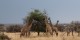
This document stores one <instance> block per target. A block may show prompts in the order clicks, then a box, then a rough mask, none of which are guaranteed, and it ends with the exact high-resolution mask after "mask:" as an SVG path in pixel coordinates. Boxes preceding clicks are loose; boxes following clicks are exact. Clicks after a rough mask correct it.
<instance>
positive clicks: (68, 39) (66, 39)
mask: <svg viewBox="0 0 80 40" xmlns="http://www.w3.org/2000/svg"><path fill="white" fill-rule="evenodd" d="M5 34H6V35H8V36H9V37H10V38H11V40H80V37H79V36H77V33H75V32H74V36H72V35H71V34H70V36H67V35H66V33H65V32H59V36H56V35H55V34H54V35H53V36H51V35H49V36H46V35H45V33H40V36H38V35H37V33H34V32H31V36H30V37H25V36H24V37H21V38H20V33H5Z"/></svg>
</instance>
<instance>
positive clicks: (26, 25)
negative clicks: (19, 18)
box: [20, 23, 32, 37]
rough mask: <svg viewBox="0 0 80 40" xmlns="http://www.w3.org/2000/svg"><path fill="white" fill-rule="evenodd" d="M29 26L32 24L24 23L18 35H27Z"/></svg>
mask: <svg viewBox="0 0 80 40" xmlns="http://www.w3.org/2000/svg"><path fill="white" fill-rule="evenodd" d="M31 26H32V23H25V24H24V26H23V28H22V29H21V34H20V37H22V36H25V35H26V36H29V35H30V28H31Z"/></svg>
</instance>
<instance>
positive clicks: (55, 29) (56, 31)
mask: <svg viewBox="0 0 80 40" xmlns="http://www.w3.org/2000/svg"><path fill="white" fill-rule="evenodd" d="M48 20H49V22H50V25H51V27H52V31H53V32H55V33H56V36H58V28H57V25H58V22H59V20H57V23H56V25H52V22H51V19H50V17H49V18H48Z"/></svg>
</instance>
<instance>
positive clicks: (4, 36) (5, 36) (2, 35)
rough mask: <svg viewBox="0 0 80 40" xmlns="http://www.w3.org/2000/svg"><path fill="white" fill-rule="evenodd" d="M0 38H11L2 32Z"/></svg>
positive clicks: (1, 39)
mask: <svg viewBox="0 0 80 40" xmlns="http://www.w3.org/2000/svg"><path fill="white" fill-rule="evenodd" d="M0 40H10V38H9V37H8V36H7V35H5V34H3V33H0Z"/></svg>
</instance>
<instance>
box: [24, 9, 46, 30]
mask: <svg viewBox="0 0 80 40" xmlns="http://www.w3.org/2000/svg"><path fill="white" fill-rule="evenodd" d="M33 20H35V21H33ZM44 20H45V13H44V12H41V11H40V10H38V9H35V10H34V11H31V12H30V13H29V14H28V16H26V17H25V18H24V22H25V23H29V24H30V23H32V21H33V22H34V23H33V25H32V28H31V29H33V30H35V29H36V28H37V27H36V26H38V27H39V26H41V27H40V28H39V29H38V30H39V31H42V30H44V28H45V22H44ZM36 21H37V22H36ZM35 24H36V25H35ZM38 24H39V25H38Z"/></svg>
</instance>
